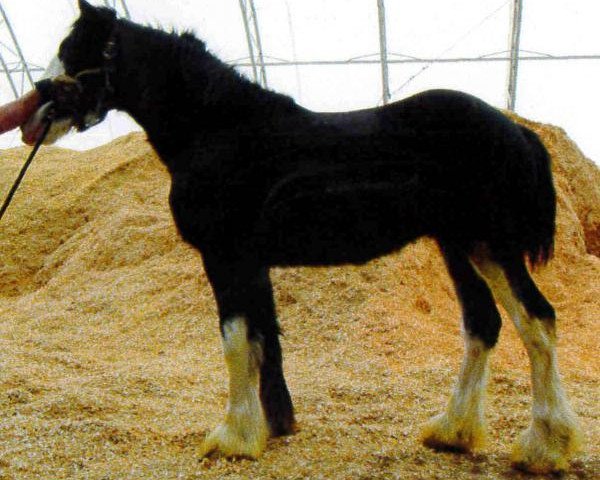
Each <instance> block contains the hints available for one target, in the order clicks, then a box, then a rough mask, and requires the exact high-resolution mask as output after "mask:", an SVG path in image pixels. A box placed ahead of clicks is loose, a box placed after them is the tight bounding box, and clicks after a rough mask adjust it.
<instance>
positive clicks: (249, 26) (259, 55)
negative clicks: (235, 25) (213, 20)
mask: <svg viewBox="0 0 600 480" xmlns="http://www.w3.org/2000/svg"><path fill="white" fill-rule="evenodd" d="M239 2H240V10H241V12H242V21H243V22H244V30H245V32H246V42H247V43H248V54H249V57H250V63H251V65H252V74H253V75H254V81H255V82H257V83H259V84H260V85H262V86H263V87H267V71H266V68H265V59H264V55H263V49H262V42H261V39H260V30H259V28H258V17H257V15H256V8H255V7H254V1H253V0H239Z"/></svg>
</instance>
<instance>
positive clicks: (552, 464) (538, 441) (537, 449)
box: [512, 422, 582, 475]
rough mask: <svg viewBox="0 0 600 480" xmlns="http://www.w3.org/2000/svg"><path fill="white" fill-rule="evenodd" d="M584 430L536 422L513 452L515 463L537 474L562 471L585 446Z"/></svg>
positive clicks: (516, 466)
mask: <svg viewBox="0 0 600 480" xmlns="http://www.w3.org/2000/svg"><path fill="white" fill-rule="evenodd" d="M581 443H582V439H581V433H580V432H579V430H578V428H577V427H575V426H573V425H563V426H562V427H561V426H557V425H554V426H549V425H548V424H546V425H539V424H538V423H537V422H534V424H532V425H531V426H530V427H529V428H528V429H527V430H525V431H524V432H523V433H522V435H521V438H520V439H519V440H518V441H517V443H516V444H515V446H514V447H513V451H512V465H513V467H514V468H516V469H518V470H522V471H525V472H529V473H533V474H536V475H547V474H551V473H562V472H565V471H567V470H568V469H569V461H570V459H571V457H572V456H573V454H574V453H576V452H577V451H578V450H579V449H580V448H581Z"/></svg>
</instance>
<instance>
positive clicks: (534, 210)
mask: <svg viewBox="0 0 600 480" xmlns="http://www.w3.org/2000/svg"><path fill="white" fill-rule="evenodd" d="M520 129H521V132H522V134H523V136H524V137H525V140H526V143H527V147H528V148H527V149H526V150H525V151H526V155H527V158H521V159H520V162H519V166H520V168H519V170H520V172H519V174H520V176H521V178H519V179H518V180H517V181H516V182H515V184H514V186H515V190H518V191H515V190H513V192H512V193H513V195H514V197H513V198H515V199H516V200H517V202H518V205H516V208H517V211H518V212H520V215H518V217H520V218H519V224H520V225H519V226H518V227H519V230H520V232H519V237H520V239H521V240H520V242H519V243H520V248H519V249H520V251H521V253H522V254H523V255H524V256H526V257H527V258H528V259H529V261H530V262H531V264H532V265H538V264H545V263H546V262H547V261H548V260H549V259H550V258H551V256H552V253H553V250H554V235H555V232H556V191H555V189H554V182H553V180H552V170H551V158H550V155H549V153H548V150H546V147H545V146H544V144H543V143H542V142H541V140H540V138H539V137H538V135H537V134H536V133H535V132H533V131H531V130H529V129H528V128H526V127H523V126H520Z"/></svg>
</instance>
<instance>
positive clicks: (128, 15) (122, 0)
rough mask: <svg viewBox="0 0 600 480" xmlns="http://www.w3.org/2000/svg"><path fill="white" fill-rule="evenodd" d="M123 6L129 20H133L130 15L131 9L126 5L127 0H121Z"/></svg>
mask: <svg viewBox="0 0 600 480" xmlns="http://www.w3.org/2000/svg"><path fill="white" fill-rule="evenodd" d="M121 6H122V7H123V11H124V12H125V17H126V18H127V19H128V20H131V14H130V13H129V8H127V4H126V3H125V0H121Z"/></svg>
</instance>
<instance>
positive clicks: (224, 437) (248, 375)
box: [204, 318, 269, 458]
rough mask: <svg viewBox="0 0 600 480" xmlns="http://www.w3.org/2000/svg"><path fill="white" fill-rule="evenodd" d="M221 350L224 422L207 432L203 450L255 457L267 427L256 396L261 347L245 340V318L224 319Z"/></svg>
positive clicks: (261, 446)
mask: <svg viewBox="0 0 600 480" xmlns="http://www.w3.org/2000/svg"><path fill="white" fill-rule="evenodd" d="M223 350H224V354H225V362H226V363H227V369H228V371H229V400H228V403H227V412H226V415H225V420H224V422H223V423H222V424H221V425H219V426H218V427H217V428H216V429H215V430H214V431H213V432H211V433H210V434H209V435H208V437H207V439H206V441H205V444H204V454H208V453H211V452H214V451H217V452H219V453H221V454H223V455H225V456H245V457H252V458H256V457H258V456H259V455H260V454H261V453H262V451H263V450H264V449H265V447H266V442H267V438H268V436H269V429H268V425H267V421H266V419H265V414H264V412H263V408H262V404H261V401H260V396H259V371H260V362H261V360H262V349H261V346H260V344H259V343H258V342H256V341H250V340H248V327H247V324H246V320H245V319H244V318H234V319H232V320H228V321H226V322H225V325H224V327H223Z"/></svg>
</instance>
